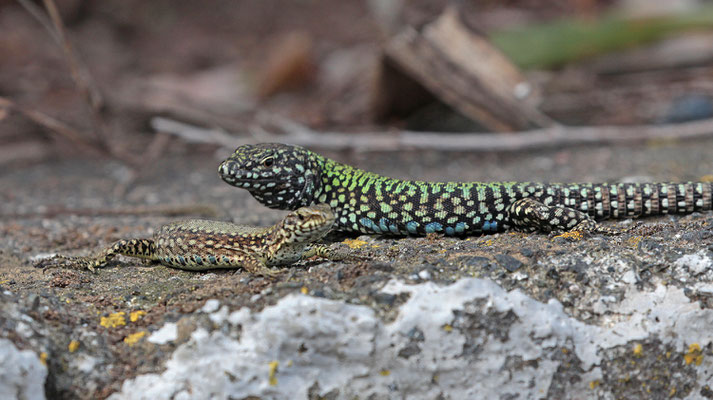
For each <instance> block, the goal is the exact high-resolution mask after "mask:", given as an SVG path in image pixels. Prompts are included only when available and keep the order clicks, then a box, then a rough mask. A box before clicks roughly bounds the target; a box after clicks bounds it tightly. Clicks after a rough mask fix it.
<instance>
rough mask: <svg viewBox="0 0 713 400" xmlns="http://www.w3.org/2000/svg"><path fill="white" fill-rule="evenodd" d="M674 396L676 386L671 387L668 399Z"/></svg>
mask: <svg viewBox="0 0 713 400" xmlns="http://www.w3.org/2000/svg"><path fill="white" fill-rule="evenodd" d="M675 395H676V386H674V387H672V388H671V390H669V392H668V397H673V396H675Z"/></svg>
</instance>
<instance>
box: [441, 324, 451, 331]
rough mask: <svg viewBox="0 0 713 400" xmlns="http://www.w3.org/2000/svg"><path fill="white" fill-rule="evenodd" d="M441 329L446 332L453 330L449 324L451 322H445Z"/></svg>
mask: <svg viewBox="0 0 713 400" xmlns="http://www.w3.org/2000/svg"><path fill="white" fill-rule="evenodd" d="M443 330H444V331H446V332H450V331H452V330H453V327H452V326H451V324H445V325H443Z"/></svg>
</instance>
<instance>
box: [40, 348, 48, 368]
mask: <svg viewBox="0 0 713 400" xmlns="http://www.w3.org/2000/svg"><path fill="white" fill-rule="evenodd" d="M47 357H48V356H47V353H45V352H44V351H43V352H42V353H40V362H41V363H42V365H47Z"/></svg>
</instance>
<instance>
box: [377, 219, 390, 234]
mask: <svg viewBox="0 0 713 400" xmlns="http://www.w3.org/2000/svg"><path fill="white" fill-rule="evenodd" d="M379 229H381V231H382V232H388V231H389V220H388V219H386V218H382V219H380V220H379Z"/></svg>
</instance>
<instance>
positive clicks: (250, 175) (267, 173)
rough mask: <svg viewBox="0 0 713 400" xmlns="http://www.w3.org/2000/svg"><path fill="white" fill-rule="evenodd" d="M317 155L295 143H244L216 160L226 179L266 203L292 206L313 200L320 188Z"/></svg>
mask: <svg viewBox="0 0 713 400" xmlns="http://www.w3.org/2000/svg"><path fill="white" fill-rule="evenodd" d="M319 157H320V156H319V155H317V154H315V153H312V152H311V151H309V150H307V149H305V148H302V147H299V146H291V145H286V144H279V143H262V144H256V145H244V146H240V147H238V148H237V149H236V150H235V152H234V153H233V154H231V155H230V157H228V158H227V159H226V160H225V161H223V162H222V163H221V164H220V166H219V167H218V173H219V174H220V177H221V178H222V179H223V180H224V181H225V182H226V183H228V184H230V185H233V186H236V187H240V188H243V189H247V190H248V191H249V192H250V194H252V195H253V197H255V199H256V200H257V201H259V202H260V203H262V204H263V205H265V206H267V207H270V208H277V209H280V210H296V209H297V208H299V207H303V206H309V205H311V204H314V203H315V202H316V199H317V197H318V192H319V191H320V190H321V187H320V182H321V177H320V176H319V175H320V172H319V171H320V170H319V168H317V161H318V158H319Z"/></svg>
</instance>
